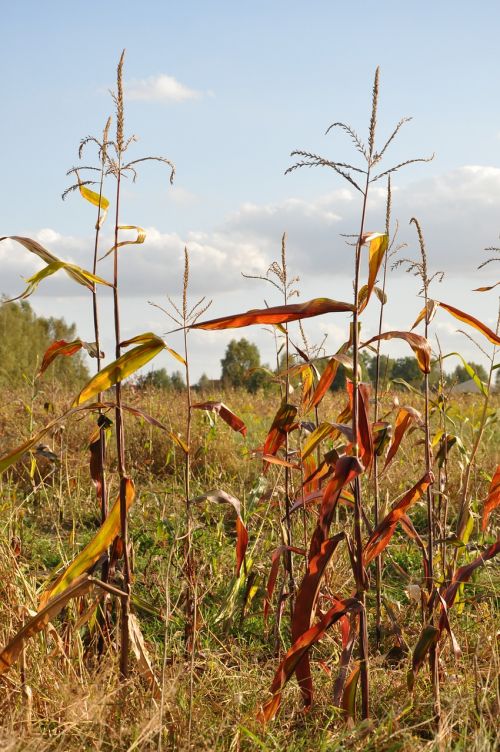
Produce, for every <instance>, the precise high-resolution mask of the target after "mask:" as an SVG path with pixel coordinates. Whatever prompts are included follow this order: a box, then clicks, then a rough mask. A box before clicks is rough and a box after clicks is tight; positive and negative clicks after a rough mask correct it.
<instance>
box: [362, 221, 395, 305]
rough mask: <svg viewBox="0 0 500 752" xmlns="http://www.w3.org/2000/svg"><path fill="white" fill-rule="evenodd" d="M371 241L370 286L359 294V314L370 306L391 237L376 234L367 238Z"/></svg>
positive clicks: (369, 259) (369, 255)
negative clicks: (369, 302)
mask: <svg viewBox="0 0 500 752" xmlns="http://www.w3.org/2000/svg"><path fill="white" fill-rule="evenodd" d="M368 239H369V240H370V250H369V254H368V284H367V285H366V286H365V287H364V288H362V289H361V290H360V294H359V312H360V313H361V311H363V310H364V309H365V308H366V306H367V305H368V301H369V300H370V296H371V294H372V292H373V288H374V287H375V282H376V281H377V274H378V272H379V269H380V265H381V264H382V260H383V258H384V255H385V252H386V251H387V248H388V245H389V237H388V236H387V235H379V234H378V233H374V235H373V236H371V237H370V238H367V241H368Z"/></svg>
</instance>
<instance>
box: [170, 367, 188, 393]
mask: <svg viewBox="0 0 500 752" xmlns="http://www.w3.org/2000/svg"><path fill="white" fill-rule="evenodd" d="M170 382H171V384H172V389H174V390H175V391H176V392H182V390H183V389H185V388H186V382H185V381H184V376H183V375H182V373H181V372H180V371H174V372H173V374H172V375H171V377H170Z"/></svg>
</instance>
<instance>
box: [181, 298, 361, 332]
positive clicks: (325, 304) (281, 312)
mask: <svg viewBox="0 0 500 752" xmlns="http://www.w3.org/2000/svg"><path fill="white" fill-rule="evenodd" d="M353 310H354V306H353V305H352V304H351V303H341V302H339V301H337V300H330V299H329V298H314V299H313V300H309V301H307V303H295V304H294V305H282V306H274V307H273V308H256V309H252V310H250V311H246V312H245V313H235V314H234V315H232V316H221V317H220V318H218V319H211V320H210V321H200V322H198V323H197V324H193V326H191V327H190V328H191V329H209V330H220V329H235V328H237V327H242V326H250V325H251V324H283V323H286V322H288V321H296V320H297V319H307V318H310V317H311V316H321V315H322V314H323V313H343V312H346V311H347V312H349V311H351V312H352V311H353Z"/></svg>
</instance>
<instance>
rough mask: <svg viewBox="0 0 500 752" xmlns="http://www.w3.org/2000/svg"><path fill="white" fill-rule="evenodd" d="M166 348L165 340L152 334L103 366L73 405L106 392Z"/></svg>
mask: <svg viewBox="0 0 500 752" xmlns="http://www.w3.org/2000/svg"><path fill="white" fill-rule="evenodd" d="M164 349H165V343H164V342H163V340H162V339H160V337H156V336H155V335H152V336H151V338H149V339H147V340H145V341H144V344H142V345H138V346H137V347H134V348H133V349H132V350H129V352H127V353H125V354H124V355H121V356H120V357H119V358H118V359H117V360H114V361H113V362H112V363H110V364H109V365H107V366H106V367H105V368H103V369H102V371H99V373H97V374H96V375H95V376H93V377H92V378H91V379H90V381H89V382H88V384H86V386H84V387H83V389H82V391H81V392H80V394H79V395H78V396H77V397H76V398H75V400H74V402H73V407H76V406H77V405H81V404H82V402H86V401H87V400H89V399H91V398H92V397H94V396H95V395H96V394H99V393H100V392H104V391H106V389H109V388H110V387H112V386H114V385H115V384H118V383H119V382H121V381H123V379H126V378H127V376H130V375H131V374H132V373H135V372H136V371H138V370H139V368H142V366H144V365H145V364H146V363H148V362H149V361H150V360H151V359H152V358H154V357H155V356H156V355H158V353H160V352H161V351H162V350H164Z"/></svg>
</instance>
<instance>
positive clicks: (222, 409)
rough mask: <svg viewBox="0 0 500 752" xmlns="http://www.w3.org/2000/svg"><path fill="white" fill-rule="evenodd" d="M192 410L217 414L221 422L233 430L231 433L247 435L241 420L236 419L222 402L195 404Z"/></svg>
mask: <svg viewBox="0 0 500 752" xmlns="http://www.w3.org/2000/svg"><path fill="white" fill-rule="evenodd" d="M192 408H193V409H196V410H209V411H211V412H214V413H217V414H218V415H220V417H221V418H222V420H223V421H224V422H225V423H227V424H228V426H230V427H231V428H232V429H233V431H237V432H238V433H241V434H243V436H246V435H247V427H246V425H245V424H244V422H243V421H242V420H241V418H238V416H237V415H235V414H234V413H233V412H232V410H230V409H229V408H228V407H226V405H225V404H224V403H223V402H212V401H211V402H197V403H196V405H192Z"/></svg>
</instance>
